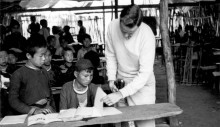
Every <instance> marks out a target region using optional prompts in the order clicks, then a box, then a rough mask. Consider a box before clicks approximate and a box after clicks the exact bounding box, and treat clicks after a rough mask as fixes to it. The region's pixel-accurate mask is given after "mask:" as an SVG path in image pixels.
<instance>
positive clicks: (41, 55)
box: [28, 47, 47, 68]
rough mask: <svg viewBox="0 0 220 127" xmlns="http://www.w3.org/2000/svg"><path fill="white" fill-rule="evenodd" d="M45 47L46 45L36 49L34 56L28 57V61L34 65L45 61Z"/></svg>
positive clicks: (38, 65)
mask: <svg viewBox="0 0 220 127" xmlns="http://www.w3.org/2000/svg"><path fill="white" fill-rule="evenodd" d="M46 51H47V48H46V47H41V48H38V49H36V53H35V54H34V56H33V57H32V56H30V55H29V57H28V60H29V62H31V63H32V65H33V66H34V67H37V68H39V67H41V66H42V65H43V64H44V62H45V54H46Z"/></svg>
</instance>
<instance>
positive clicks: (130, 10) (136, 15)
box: [120, 4, 143, 28]
mask: <svg viewBox="0 0 220 127" xmlns="http://www.w3.org/2000/svg"><path fill="white" fill-rule="evenodd" d="M142 19H143V13H142V11H141V9H140V8H139V6H137V5H135V4H132V5H128V6H126V7H125V8H124V9H123V10H122V11H121V14H120V22H123V23H124V24H125V25H126V26H127V27H129V28H132V27H134V26H135V25H137V26H140V25H141V22H142Z"/></svg>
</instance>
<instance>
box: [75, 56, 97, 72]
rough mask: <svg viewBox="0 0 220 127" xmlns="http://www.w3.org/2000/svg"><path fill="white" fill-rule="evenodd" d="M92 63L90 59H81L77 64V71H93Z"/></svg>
mask: <svg viewBox="0 0 220 127" xmlns="http://www.w3.org/2000/svg"><path fill="white" fill-rule="evenodd" d="M93 68H94V67H93V65H92V62H91V61H90V60H88V59H80V60H78V61H77V62H76V64H75V71H77V72H80V71H82V70H88V71H91V70H93Z"/></svg>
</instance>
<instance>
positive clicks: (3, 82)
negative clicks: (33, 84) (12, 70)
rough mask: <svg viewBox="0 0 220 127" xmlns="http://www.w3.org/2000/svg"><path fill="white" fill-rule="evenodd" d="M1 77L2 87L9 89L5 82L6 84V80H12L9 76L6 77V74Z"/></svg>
mask: <svg viewBox="0 0 220 127" xmlns="http://www.w3.org/2000/svg"><path fill="white" fill-rule="evenodd" d="M0 78H1V79H0V80H1V81H2V86H1V88H3V89H7V87H6V86H5V85H4V84H5V82H10V80H9V78H6V77H4V76H2V75H1V77H0Z"/></svg>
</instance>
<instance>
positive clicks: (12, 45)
mask: <svg viewBox="0 0 220 127" xmlns="http://www.w3.org/2000/svg"><path fill="white" fill-rule="evenodd" d="M10 29H11V34H10V35H7V36H6V37H5V41H4V44H3V45H2V48H3V49H5V50H13V51H15V52H16V53H17V54H19V55H18V56H19V58H18V59H19V60H24V59H26V57H25V48H26V45H27V40H26V38H25V37H24V36H23V35H22V34H21V32H20V24H19V22H18V21H17V20H12V21H11V23H10Z"/></svg>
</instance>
